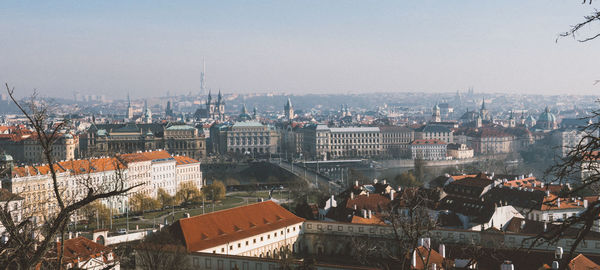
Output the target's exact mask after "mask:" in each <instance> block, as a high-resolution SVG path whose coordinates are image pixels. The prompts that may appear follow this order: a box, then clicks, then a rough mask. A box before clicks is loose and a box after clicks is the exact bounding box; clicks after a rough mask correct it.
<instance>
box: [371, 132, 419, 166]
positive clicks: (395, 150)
mask: <svg viewBox="0 0 600 270" xmlns="http://www.w3.org/2000/svg"><path fill="white" fill-rule="evenodd" d="M379 131H380V138H381V139H380V143H381V154H382V155H384V156H388V157H392V158H408V157H409V156H410V147H409V146H410V142H412V141H414V139H415V132H414V130H412V129H410V128H408V127H401V126H380V127H379Z"/></svg>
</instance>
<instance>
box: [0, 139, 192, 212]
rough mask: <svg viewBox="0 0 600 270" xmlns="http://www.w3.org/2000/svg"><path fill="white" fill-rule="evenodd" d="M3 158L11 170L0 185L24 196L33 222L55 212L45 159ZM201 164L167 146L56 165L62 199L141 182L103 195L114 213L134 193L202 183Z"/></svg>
mask: <svg viewBox="0 0 600 270" xmlns="http://www.w3.org/2000/svg"><path fill="white" fill-rule="evenodd" d="M177 163H179V164H177ZM4 164H5V165H3V166H4V167H6V168H9V170H7V171H6V172H5V173H4V174H3V175H0V180H1V181H2V187H3V188H5V189H6V190H8V191H9V192H12V193H14V194H16V195H18V196H20V197H22V198H23V205H22V209H23V215H24V216H25V215H27V216H32V217H33V219H34V222H42V221H43V220H44V218H45V217H47V216H52V215H53V214H56V213H57V212H58V206H57V202H56V197H55V195H54V189H53V183H52V182H53V181H52V176H51V174H50V166H49V165H47V164H41V165H35V166H29V165H23V166H14V164H13V163H12V162H10V161H8V162H5V163H4ZM199 168H200V163H199V162H198V161H197V160H194V159H191V158H186V157H178V158H174V157H172V156H171V155H170V154H169V153H168V152H166V151H148V152H139V153H132V154H125V155H120V156H117V157H114V158H107V157H103V158H91V159H87V160H82V159H78V160H71V161H62V162H58V163H55V166H54V169H55V171H56V175H57V181H58V186H59V192H61V194H62V196H63V197H62V198H63V200H78V199H81V198H83V197H84V196H85V195H86V194H87V192H88V186H92V187H100V186H102V185H107V184H110V183H121V182H122V183H123V185H124V187H125V188H127V187H129V186H133V185H141V186H139V187H136V188H135V189H133V190H132V191H131V192H130V193H128V194H127V195H126V196H121V197H111V198H108V199H104V200H102V201H101V202H102V203H103V204H105V205H106V206H108V207H109V208H111V209H113V210H114V211H116V212H118V213H124V212H126V210H127V208H128V205H129V204H128V200H129V197H130V196H133V195H135V194H137V193H143V194H146V195H149V196H151V197H154V198H155V197H156V195H157V190H158V189H159V188H163V189H165V191H167V192H168V193H169V194H170V195H175V194H176V192H177V190H178V188H179V186H180V184H182V183H186V184H195V185H196V186H197V187H198V188H199V189H200V188H202V185H203V180H202V173H201V172H200V169H199ZM178 173H181V174H182V175H178ZM178 179H181V181H178ZM75 218H80V217H75Z"/></svg>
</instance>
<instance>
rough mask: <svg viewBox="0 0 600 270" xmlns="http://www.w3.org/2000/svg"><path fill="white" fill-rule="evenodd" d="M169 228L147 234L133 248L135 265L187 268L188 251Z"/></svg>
mask: <svg viewBox="0 0 600 270" xmlns="http://www.w3.org/2000/svg"><path fill="white" fill-rule="evenodd" d="M177 239H178V238H177V237H175V236H173V235H172V234H171V233H170V232H169V230H162V231H159V232H156V233H153V234H151V235H149V236H147V237H146V238H145V239H144V241H143V242H142V243H141V244H140V245H138V246H137V247H136V249H135V254H136V260H135V264H136V267H139V268H142V269H156V270H162V269H173V270H175V269H182V270H185V269H189V262H188V261H189V260H188V257H187V255H188V253H187V250H186V248H185V246H184V245H183V243H181V242H180V241H178V240H177Z"/></svg>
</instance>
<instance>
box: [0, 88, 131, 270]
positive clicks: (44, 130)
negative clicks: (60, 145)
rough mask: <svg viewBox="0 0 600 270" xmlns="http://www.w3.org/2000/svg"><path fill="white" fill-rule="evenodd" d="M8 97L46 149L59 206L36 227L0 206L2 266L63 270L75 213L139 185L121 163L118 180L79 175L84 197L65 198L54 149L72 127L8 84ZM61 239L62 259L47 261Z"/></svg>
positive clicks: (43, 104)
mask: <svg viewBox="0 0 600 270" xmlns="http://www.w3.org/2000/svg"><path fill="white" fill-rule="evenodd" d="M5 86H6V90H7V93H8V96H9V97H10V99H11V100H12V102H13V103H14V104H15V105H16V106H17V108H18V109H19V110H20V111H21V113H23V115H25V118H26V119H27V120H28V122H29V125H30V126H31V127H32V128H33V130H34V134H35V138H36V139H37V140H38V143H39V145H40V147H41V149H42V154H43V156H44V159H45V161H46V163H47V164H48V168H49V172H48V173H49V175H50V178H51V183H50V185H51V189H52V192H50V194H49V202H51V203H52V204H53V205H54V206H55V207H54V208H53V209H54V211H53V212H52V213H47V214H46V215H45V218H44V222H43V224H42V225H41V226H40V225H39V224H34V222H33V220H34V219H33V218H32V217H31V216H30V217H27V216H25V217H24V218H23V219H22V221H21V222H15V220H13V217H12V214H11V209H10V208H9V205H11V204H10V201H8V202H5V203H3V204H2V205H1V206H0V223H1V224H2V225H3V226H4V228H5V230H6V233H7V234H8V241H7V242H6V243H4V244H2V246H0V250H2V251H1V252H0V265H3V266H5V267H7V268H13V269H32V268H35V267H36V266H38V265H41V264H46V262H49V261H55V262H56V265H55V268H57V269H60V268H62V267H63V258H62V254H64V252H63V251H64V250H62V249H63V248H64V242H63V239H64V234H65V229H66V227H67V225H68V224H69V222H70V220H71V218H72V217H73V216H74V215H75V213H76V212H77V211H78V210H80V209H81V208H83V207H85V206H86V205H88V204H91V203H93V202H96V201H98V200H101V199H107V198H110V197H113V196H119V195H123V194H126V193H127V192H129V191H130V190H131V189H133V188H136V187H137V186H136V185H134V186H129V187H128V186H127V185H126V179H125V177H124V175H123V174H122V170H123V169H124V168H123V165H122V164H121V163H119V162H116V161H115V162H114V164H112V165H113V166H114V167H115V176H114V180H110V181H105V182H103V183H101V184H98V183H97V182H95V181H93V179H92V178H91V177H90V176H89V175H86V174H80V175H78V179H77V184H78V185H80V186H81V189H82V190H85V192H82V193H83V194H81V195H80V196H73V197H67V196H65V193H63V191H64V186H63V185H64V183H63V181H64V180H63V179H62V178H59V176H58V171H57V170H58V168H59V166H58V165H57V161H56V160H55V158H54V155H53V146H54V144H55V143H56V142H57V140H58V139H59V138H60V136H61V134H60V130H62V129H63V128H65V127H66V126H67V124H68V121H67V119H63V120H61V121H58V122H50V119H49V117H48V116H49V115H50V114H53V113H54V112H53V109H54V108H55V107H53V106H50V105H48V103H47V102H45V101H43V100H41V99H39V98H38V97H37V94H36V93H35V92H34V94H33V95H32V96H31V98H30V99H29V102H27V104H26V105H22V104H21V102H19V101H17V100H16V98H15V95H14V93H15V92H14V91H15V90H14V88H10V87H9V86H8V84H5ZM57 236H62V237H61V240H60V241H61V242H60V247H61V251H60V252H59V254H60V255H59V256H58V258H54V259H49V260H46V258H45V256H46V254H47V253H48V251H49V250H50V249H51V248H53V246H54V243H55V241H56V237H57Z"/></svg>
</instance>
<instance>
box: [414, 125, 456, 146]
mask: <svg viewBox="0 0 600 270" xmlns="http://www.w3.org/2000/svg"><path fill="white" fill-rule="evenodd" d="M415 139H416V140H431V139H436V140H440V141H443V142H445V143H453V142H454V132H453V131H452V130H451V129H449V128H447V127H444V126H441V125H435V124H431V125H425V126H422V127H420V128H417V129H416V130H415Z"/></svg>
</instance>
